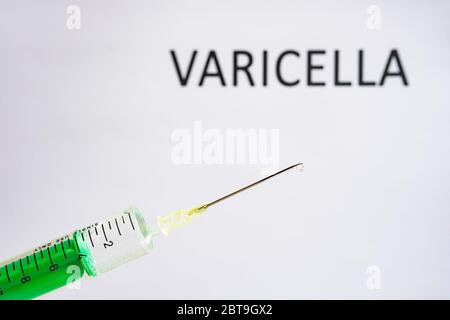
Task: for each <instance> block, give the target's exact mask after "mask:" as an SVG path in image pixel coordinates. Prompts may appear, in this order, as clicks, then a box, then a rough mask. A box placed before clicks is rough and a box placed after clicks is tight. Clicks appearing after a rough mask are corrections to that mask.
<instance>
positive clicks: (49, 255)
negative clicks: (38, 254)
mask: <svg viewBox="0 0 450 320" xmlns="http://www.w3.org/2000/svg"><path fill="white" fill-rule="evenodd" d="M47 252H48V257H49V258H50V263H51V264H53V259H52V254H51V253H50V248H47Z"/></svg>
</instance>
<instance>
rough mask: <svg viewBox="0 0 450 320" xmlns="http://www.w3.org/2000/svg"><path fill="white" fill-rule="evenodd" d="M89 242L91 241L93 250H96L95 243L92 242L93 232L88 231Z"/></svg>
mask: <svg viewBox="0 0 450 320" xmlns="http://www.w3.org/2000/svg"><path fill="white" fill-rule="evenodd" d="M88 235H89V240H91V245H92V248H94V241H92V236H91V230H88Z"/></svg>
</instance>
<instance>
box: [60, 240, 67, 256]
mask: <svg viewBox="0 0 450 320" xmlns="http://www.w3.org/2000/svg"><path fill="white" fill-rule="evenodd" d="M61 249H62V252H63V254H64V258H66V259H67V255H66V250H64V242H61Z"/></svg>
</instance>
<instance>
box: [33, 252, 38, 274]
mask: <svg viewBox="0 0 450 320" xmlns="http://www.w3.org/2000/svg"><path fill="white" fill-rule="evenodd" d="M33 257H34V264H35V265H36V270H37V271H39V266H38V263H37V260H36V253H33Z"/></svg>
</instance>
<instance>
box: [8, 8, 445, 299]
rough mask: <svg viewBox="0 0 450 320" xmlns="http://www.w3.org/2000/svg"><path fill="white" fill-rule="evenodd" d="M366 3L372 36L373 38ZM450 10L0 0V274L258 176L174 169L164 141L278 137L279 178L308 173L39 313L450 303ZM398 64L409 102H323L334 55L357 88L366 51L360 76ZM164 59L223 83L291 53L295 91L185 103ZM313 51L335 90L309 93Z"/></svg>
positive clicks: (399, 98)
mask: <svg viewBox="0 0 450 320" xmlns="http://www.w3.org/2000/svg"><path fill="white" fill-rule="evenodd" d="M373 4H375V5H377V6H378V7H379V8H380V9H381V29H379V30H371V29H369V28H368V27H367V26H366V20H367V19H368V15H367V13H366V9H367V8H368V7H369V6H370V5H373ZM69 5H77V6H79V8H80V9H81V28H80V29H79V30H68V29H67V27H66V20H67V18H68V14H67V13H66V9H67V7H68V6H69ZM449 9H450V6H449V3H448V2H446V1H433V2H431V1H377V2H376V3H373V2H371V1H370V2H369V1H344V2H342V1H340V2H335V1H309V2H302V1H287V0H285V1H266V0H264V1H262V0H258V1H256V0H253V1H237V0H232V1H231V0H229V1H226V2H221V3H219V2H217V1H206V0H204V1H181V0H178V1H162V0H161V1H154V0H152V1H143V0H142V1H106V0H104V1H82V0H72V1H66V0H63V1H55V0H49V1H31V0H28V1H0V155H1V156H0V202H1V203H2V210H1V213H0V221H1V223H0V225H1V232H0V254H1V257H0V259H1V260H4V259H7V258H9V257H10V256H14V255H16V254H18V253H19V252H21V251H24V250H26V249H30V248H31V247H32V246H33V245H38V244H39V243H41V242H44V241H46V240H48V239H52V238H55V237H56V236H58V235H61V234H63V233H65V232H67V231H70V230H72V229H74V228H77V227H80V226H83V225H86V224H90V223H92V222H94V221H97V220H99V219H101V218H103V217H105V216H109V215H111V214H113V213H115V212H118V211H119V210H121V209H123V208H126V207H127V206H128V205H130V204H134V205H136V206H137V207H138V208H139V209H140V210H141V211H142V212H143V213H144V215H145V216H146V218H147V219H148V220H149V221H151V220H152V219H154V218H155V217H156V215H159V214H165V213H168V212H171V211H173V210H176V209H180V208H189V207H192V206H194V205H197V204H199V203H202V202H204V201H207V200H210V199H214V198H215V197H217V196H221V195H223V194H224V193H227V192H229V191H232V190H233V189H234V188H235V187H239V186H241V185H243V184H246V183H249V182H251V181H253V180H255V179H258V178H260V177H261V175H260V167H259V166H258V165H250V164H247V165H237V164H236V165H175V164H174V163H173V162H172V160H171V150H172V148H173V146H174V143H173V142H172V141H171V134H172V132H173V131H174V130H176V129H177V128H187V129H191V128H192V126H193V122H194V121H195V120H200V121H202V123H203V125H204V126H205V127H207V128H216V129H219V130H223V129H226V128H243V129H246V128H263V129H271V128H275V129H279V133H280V154H279V157H280V167H283V166H285V165H286V166H287V165H290V164H292V163H295V162H298V161H303V162H304V163H305V170H304V172H303V173H299V172H293V173H290V174H286V175H283V176H281V177H279V178H277V179H276V180H273V181H271V182H268V183H267V184H265V185H261V186H259V187H258V188H257V189H254V190H251V191H248V192H246V193H244V194H242V195H240V196H239V197H235V198H233V199H230V200H229V201H227V202H224V203H223V204H221V205H220V206H217V207H214V208H211V210H210V211H209V213H208V214H206V215H204V216H203V217H201V218H199V219H198V221H195V222H193V223H192V225H190V226H189V227H186V228H185V229H182V230H179V231H178V232H174V234H173V235H172V236H170V237H168V238H159V239H157V240H155V250H154V251H153V252H152V253H151V254H150V255H148V256H146V257H143V258H141V259H139V260H136V261H134V262H132V263H130V264H128V265H125V266H122V267H121V268H119V269H116V270H114V271H110V272H108V273H106V274H104V275H102V276H100V277H98V278H96V279H94V280H90V281H84V282H83V283H82V285H81V289H80V290H69V289H62V290H59V291H57V292H54V293H52V294H49V295H46V296H44V297H43V298H45V299H110V298H112V299H122V298H125V299H166V298H175V299H179V298H193V299H195V298H200V299H201V298H254V299H259V298H267V299H271V298H274V299H278V298H289V299H291V298H363V299H366V298H368V299H378V298H450V258H449V254H448V253H449V230H450V216H449V213H450V201H449V191H450V180H449V178H450V177H449V174H450V169H449V162H450V148H449V147H450V144H449V135H450V127H449V120H450V109H449V103H448V98H449V91H448V77H449V76H448V71H449V59H448V57H449V56H450V43H449V30H450V29H449V26H450V22H449V19H448V13H449ZM392 48H397V49H398V50H399V52H400V55H401V58H402V62H403V67H404V68H405V71H406V73H407V76H408V80H409V83H410V85H409V87H404V86H402V85H401V83H400V81H399V80H398V79H390V80H388V81H387V83H386V85H385V86H384V87H375V88H372V87H368V88H365V87H358V86H352V87H350V88H340V87H334V86H333V85H332V80H333V63H332V57H333V56H332V52H333V50H334V49H339V50H340V53H341V57H342V58H341V70H342V77H343V78H344V79H346V80H347V79H350V80H356V79H357V78H356V74H357V63H356V57H357V50H358V49H364V50H365V54H366V56H365V58H366V63H365V67H366V70H365V72H366V73H367V75H368V78H375V79H379V75H380V73H381V71H382V69H383V67H384V64H385V62H386V58H387V54H388V53H389V51H390V50H391V49H392ZM170 49H175V50H176V51H177V53H178V54H180V56H181V57H183V59H184V61H186V59H187V58H188V57H189V55H190V53H191V51H192V50H193V49H198V50H199V57H198V58H199V62H200V61H203V59H204V57H205V55H206V52H207V50H209V49H215V50H216V51H217V53H218V55H219V56H220V62H221V63H223V69H224V70H225V73H226V75H227V76H228V79H231V78H230V76H231V69H230V68H231V53H232V51H233V50H239V49H245V50H249V51H251V52H252V53H253V54H254V58H255V63H256V62H260V61H261V60H260V59H261V58H260V55H261V52H262V50H263V49H267V50H268V51H269V54H271V55H272V54H273V55H274V56H275V55H276V54H278V53H279V52H281V51H283V50H285V49H296V50H298V51H300V53H301V54H302V56H301V57H300V59H299V60H298V62H295V59H292V60H290V61H293V62H290V65H292V66H293V67H296V66H297V67H298V70H294V69H292V70H291V69H289V70H287V71H286V75H289V74H290V75H299V76H300V77H301V81H302V84H300V85H299V86H297V87H292V88H286V87H282V86H280V85H279V84H278V83H276V82H275V81H273V82H271V83H270V84H269V86H268V87H261V86H257V87H254V88H251V87H249V86H248V85H240V86H239V87H237V88H233V87H226V88H222V87H219V86H218V85H217V84H216V82H215V81H214V80H211V81H210V82H208V83H207V84H206V85H205V86H204V87H202V88H199V87H198V86H194V85H192V86H188V87H186V88H182V87H180V85H179V83H178V79H177V78H176V73H175V70H174V66H173V64H172V61H171V58H170V55H169V50H170ZM308 49H325V50H327V54H326V55H325V56H324V57H323V58H319V59H318V60H320V61H322V62H323V64H324V65H325V69H324V70H322V71H320V72H319V73H318V74H317V75H318V76H317V77H318V79H323V80H326V81H327V82H328V85H327V86H326V87H307V86H306V85H305V82H306V60H305V55H306V51H307V50H308ZM184 66H185V64H183V67H184ZM196 67H198V69H195V70H197V71H195V72H198V70H200V69H201V68H200V67H203V64H199V65H197V66H196ZM270 67H271V68H273V67H274V63H273V62H272V63H271V64H270ZM256 74H257V73H256ZM193 79H198V73H197V76H196V77H194V78H193ZM271 79H272V80H275V79H274V77H273V74H272V78H271ZM192 84H193V83H192ZM372 265H375V266H377V268H379V271H380V273H379V275H378V276H379V279H380V280H381V282H380V283H379V286H378V287H377V288H375V289H374V290H371V289H370V286H369V287H368V286H367V281H368V280H370V279H369V278H370V276H371V275H370V274H367V272H366V271H367V268H368V267H369V266H372Z"/></svg>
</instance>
